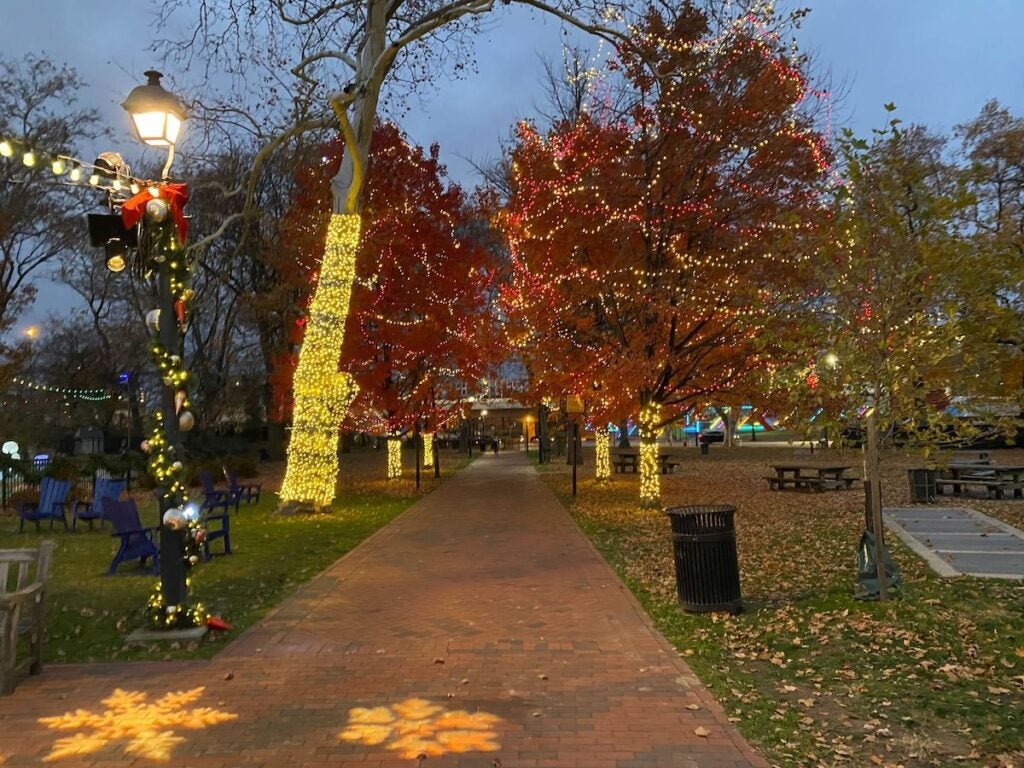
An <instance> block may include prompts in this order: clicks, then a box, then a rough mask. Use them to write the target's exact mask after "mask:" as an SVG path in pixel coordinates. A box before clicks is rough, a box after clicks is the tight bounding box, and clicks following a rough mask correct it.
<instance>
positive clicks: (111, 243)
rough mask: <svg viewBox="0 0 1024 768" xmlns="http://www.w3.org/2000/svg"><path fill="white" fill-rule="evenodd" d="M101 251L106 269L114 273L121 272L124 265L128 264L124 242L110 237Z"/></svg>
mask: <svg viewBox="0 0 1024 768" xmlns="http://www.w3.org/2000/svg"><path fill="white" fill-rule="evenodd" d="M103 251H104V253H105V254H106V256H107V269H109V270H110V271H111V272H115V273H117V272H123V271H124V268H125V265H126V264H127V263H128V262H127V259H126V257H127V256H128V247H127V246H126V245H125V244H124V241H123V240H120V239H119V238H116V237H112V238H110V240H108V241H107V242H106V244H105V245H104V246H103Z"/></svg>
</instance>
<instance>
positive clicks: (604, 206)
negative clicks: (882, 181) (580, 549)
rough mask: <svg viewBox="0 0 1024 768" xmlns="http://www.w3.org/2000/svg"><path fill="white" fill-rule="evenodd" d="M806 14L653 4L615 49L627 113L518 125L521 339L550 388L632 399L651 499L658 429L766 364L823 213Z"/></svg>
mask: <svg viewBox="0 0 1024 768" xmlns="http://www.w3.org/2000/svg"><path fill="white" fill-rule="evenodd" d="M798 19H799V14H796V15H793V16H787V17H780V16H778V15H776V14H775V13H774V12H773V11H772V10H771V9H770V7H768V6H764V7H761V8H759V9H758V10H756V11H751V12H748V13H745V14H744V15H742V16H741V17H738V18H732V19H723V18H711V17H710V16H708V15H705V14H704V13H703V12H702V11H701V10H700V9H698V8H696V7H694V6H691V5H688V4H687V5H684V6H683V7H682V8H680V9H679V10H678V11H677V12H676V14H675V15H674V16H672V17H665V16H662V15H659V14H658V13H656V12H654V11H652V12H651V13H650V14H649V15H648V17H647V19H646V21H645V23H644V24H643V25H642V26H641V27H639V28H637V29H636V30H635V35H634V39H633V41H632V45H631V46H629V47H628V48H626V47H623V48H622V49H620V51H619V58H618V62H617V65H616V68H617V69H618V71H619V72H620V73H621V76H622V87H623V88H625V89H627V90H628V92H629V94H630V95H631V97H632V98H631V103H630V106H629V107H628V108H627V109H626V110H625V111H624V112H618V113H612V112H611V111H610V110H603V109H602V108H601V106H600V105H596V106H594V107H593V108H592V109H590V110H589V113H587V114H583V115H581V116H580V117H579V118H578V119H576V120H575V121H574V122H564V123H562V124H559V125H556V126H555V127H554V128H553V129H552V130H551V131H550V132H549V133H548V134H547V135H541V134H540V133H539V132H538V131H537V130H536V129H535V128H534V127H532V126H530V125H528V124H522V125H520V126H519V128H518V132H517V141H516V143H515V145H514V147H513V149H512V157H511V159H512V180H511V195H510V199H509V201H508V205H507V207H506V209H505V211H504V213H503V215H502V216H501V217H500V221H501V224H502V227H503V229H504V230H505V232H506V233H507V235H508V238H509V241H510V245H511V250H512V265H513V275H512V280H511V281H510V283H509V285H508V286H507V287H506V288H505V290H504V292H503V297H502V298H503V303H504V307H505V310H506V312H507V313H508V315H509V317H510V326H509V327H510V333H511V340H512V341H513V343H515V344H516V346H517V347H518V348H519V349H521V350H522V352H523V354H524V356H525V357H526V358H527V360H528V363H529V365H530V367H531V369H532V371H534V372H535V374H536V375H537V376H538V378H540V379H542V380H543V381H545V382H549V383H550V384H551V386H552V387H553V388H554V389H553V391H552V395H553V396H556V395H558V394H565V393H572V394H576V395H579V396H582V397H584V398H586V397H587V396H588V393H591V392H593V391H600V392H603V393H609V394H608V395H607V397H608V398H612V399H613V400H616V401H618V400H621V399H622V398H626V399H628V400H629V401H630V402H632V403H633V407H634V409H635V411H639V416H640V428H641V472H642V477H641V489H640V491H641V502H642V503H643V504H644V505H651V506H653V505H657V503H658V499H659V488H658V475H657V471H656V469H657V442H656V439H657V435H658V433H659V431H660V429H661V428H662V427H663V426H664V425H666V424H668V423H669V422H671V421H673V420H675V419H677V418H679V416H680V415H681V414H682V413H684V412H685V411H686V410H687V409H689V408H690V407H692V406H693V405H695V404H699V403H704V402H707V401H708V400H709V399H710V398H711V397H712V396H714V395H716V394H717V393H721V392H728V391H729V390H730V389H732V388H735V387H736V386H738V385H739V384H740V383H741V382H742V381H743V380H744V378H745V377H746V375H747V373H748V372H749V371H750V370H751V369H752V368H756V367H758V366H760V365H762V361H763V356H764V351H763V349H761V350H759V347H758V346H757V344H756V343H755V342H756V340H757V339H758V337H759V336H760V335H761V334H762V332H763V330H764V329H765V327H766V326H767V325H768V324H770V323H771V322H773V319H774V318H775V317H776V316H777V315H778V314H779V313H780V311H781V310H780V308H781V307H782V306H783V304H784V302H785V301H786V299H787V297H788V296H789V295H790V293H791V289H792V285H791V283H792V278H793V276H794V274H795V272H796V270H795V268H794V265H795V263H796V262H798V261H799V259H800V258H801V256H800V254H801V248H800V245H801V243H802V241H803V239H804V237H805V236H806V234H807V233H808V231H809V230H811V229H812V228H813V227H814V226H815V222H817V221H818V220H819V202H818V200H819V194H818V192H819V184H820V182H821V180H822V178H823V175H824V174H825V173H826V171H827V168H828V156H827V151H826V148H825V141H824V139H823V137H822V136H821V135H820V134H819V133H818V132H817V131H816V130H815V128H814V119H815V118H814V115H813V114H812V113H813V107H814V102H815V99H816V96H817V94H815V92H813V91H812V90H811V88H810V86H809V84H808V78H807V75H806V73H805V68H806V62H805V61H804V59H803V58H802V57H799V56H797V55H796V54H795V53H794V52H793V48H792V47H791V46H790V45H789V43H788V41H787V40H785V39H784V37H785V35H786V33H787V32H788V31H790V30H791V29H792V28H793V25H794V24H796V23H797V21H798ZM617 103H621V101H617ZM558 389H560V390H562V392H561V393H559V392H556V391H554V390H558Z"/></svg>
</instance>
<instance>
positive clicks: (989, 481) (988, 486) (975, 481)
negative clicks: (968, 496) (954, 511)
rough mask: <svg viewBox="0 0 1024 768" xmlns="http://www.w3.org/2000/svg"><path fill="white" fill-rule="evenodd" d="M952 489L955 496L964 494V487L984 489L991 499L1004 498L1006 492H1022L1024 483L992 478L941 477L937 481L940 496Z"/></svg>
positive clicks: (936, 487) (936, 486)
mask: <svg viewBox="0 0 1024 768" xmlns="http://www.w3.org/2000/svg"><path fill="white" fill-rule="evenodd" d="M947 486H948V487H950V488H951V489H952V491H951V493H952V495H953V496H959V495H960V494H961V493H963V490H962V488H963V487H969V488H984V489H985V491H986V493H987V495H988V497H989V498H990V499H1001V498H1003V492H1004V491H1020V490H1022V489H1024V483H1014V482H1013V481H1011V480H997V479H995V478H992V477H972V476H968V477H957V478H953V477H940V478H937V479H936V480H935V489H936V491H937V492H938V493H939V494H940V495H945V494H946V492H945V491H944V490H943V488H945V487H947Z"/></svg>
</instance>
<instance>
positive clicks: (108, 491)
mask: <svg viewBox="0 0 1024 768" xmlns="http://www.w3.org/2000/svg"><path fill="white" fill-rule="evenodd" d="M124 488H125V481H124V480H109V479H107V478H103V477H101V478H97V480H96V487H95V488H94V489H93V492H92V501H84V500H81V499H80V500H78V501H76V502H75V507H74V511H73V512H72V513H71V530H72V531H73V530H75V526H76V525H77V524H78V521H79V520H88V521H89V530H92V523H93V520H99V521H100V525H101V526H102V525H103V522H104V517H103V499H106V498H110V499H113V500H114V501H117V500H118V499H120V498H121V494H122V493H124Z"/></svg>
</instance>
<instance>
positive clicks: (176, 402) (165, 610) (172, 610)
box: [106, 70, 205, 627]
mask: <svg viewBox="0 0 1024 768" xmlns="http://www.w3.org/2000/svg"><path fill="white" fill-rule="evenodd" d="M145 74H146V78H147V82H146V84H145V85H140V86H138V87H136V88H135V89H133V90H132V92H131V93H129V94H128V98H126V99H125V100H124V102H123V103H122V105H121V106H123V107H124V108H125V110H126V111H127V112H128V113H129V114H130V115H131V118H132V126H133V127H134V129H135V134H136V136H137V138H138V139H139V141H141V142H142V143H144V144H146V145H147V146H153V147H167V162H166V163H165V164H164V167H163V172H162V175H161V178H162V179H164V180H166V179H167V177H168V174H169V173H170V170H171V164H172V163H173V162H174V146H175V144H176V142H177V141H178V135H179V133H180V132H181V127H182V124H183V122H184V120H185V108H184V106H183V105H182V103H181V100H180V99H178V97H177V96H175V95H174V94H173V93H170V92H169V91H167V90H166V89H165V88H164V87H163V86H162V85H160V78H161V74H160V73H159V72H156V71H154V70H149V71H148V72H146V73H145ZM187 200H188V193H187V188H186V187H185V185H183V184H161V185H150V186H149V187H148V188H147V189H145V190H143V191H141V192H140V193H138V194H136V195H135V197H133V198H131V199H130V200H128V201H127V202H125V203H124V204H123V205H122V209H121V218H122V220H123V223H124V224H125V225H126V226H127V227H128V228H129V229H134V228H135V225H136V222H137V223H138V226H139V228H140V229H139V231H140V232H141V233H142V234H143V235H144V236H140V237H139V238H138V241H139V246H140V253H139V258H140V260H141V261H142V262H144V266H145V268H146V269H147V270H152V272H153V274H154V275H155V278H156V289H157V308H156V309H155V310H153V311H151V312H150V313H149V314H148V315H147V319H146V325H147V326H148V327H149V328H150V331H151V333H152V336H151V339H150V344H149V346H150V354H151V355H152V357H153V361H154V363H156V366H157V369H158V372H159V375H160V378H161V380H162V382H163V386H162V387H161V393H160V406H159V408H158V410H157V412H156V414H155V416H156V426H155V428H154V429H153V431H152V433H151V436H150V439H149V440H148V441H146V444H145V445H144V446H143V450H145V451H146V452H147V453H148V454H149V462H148V463H149V471H150V473H151V474H152V475H153V477H154V479H155V480H156V482H157V484H158V486H159V488H160V519H161V529H160V560H161V563H160V566H161V567H160V594H159V595H156V594H154V595H153V597H151V598H150V609H151V611H152V612H153V617H154V619H155V621H156V622H157V623H158V625H160V626H163V627H173V626H179V625H181V624H184V625H186V626H188V625H190V624H195V623H198V622H199V621H201V620H202V619H203V618H205V617H203V616H202V615H201V613H202V608H201V606H198V605H196V606H193V607H191V608H189V607H187V606H186V599H187V593H188V585H187V579H186V560H185V548H186V544H188V543H189V542H190V541H191V543H192V544H198V543H199V542H200V541H201V538H200V532H201V529H200V528H199V527H198V521H197V520H196V519H195V518H196V517H197V516H198V510H197V509H196V508H195V507H194V506H193V505H189V506H188V507H184V501H185V499H186V496H187V484H186V483H185V481H184V466H183V463H182V460H183V458H184V448H183V444H182V440H181V434H182V432H187V431H188V430H189V429H191V428H192V426H193V424H194V423H195V419H194V417H193V416H192V414H191V413H190V412H189V411H188V410H187V409H188V407H189V400H188V393H187V391H186V383H187V381H188V373H187V371H186V370H185V366H184V363H183V358H184V346H185V344H184V342H185V327H186V316H187V311H188V309H187V304H188V302H189V301H190V300H191V298H192V291H191V289H190V288H189V287H188V283H189V268H188V261H187V259H186V258H185V256H184V254H183V253H182V249H183V248H184V245H185V232H186V225H185V219H184V215H183V213H182V211H181V207H182V206H184V204H185V203H186V202H187ZM106 245H107V247H106V256H107V266H108V267H109V268H110V269H111V270H112V271H115V272H117V271H121V270H123V269H124V267H125V263H124V256H125V255H126V254H127V249H123V251H122V249H121V248H117V249H115V248H112V247H111V243H110V242H109V241H108V242H107V244H106ZM197 560H198V557H197V556H196V555H195V554H194V553H193V554H192V556H191V557H190V558H189V561H190V562H196V561H197Z"/></svg>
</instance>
